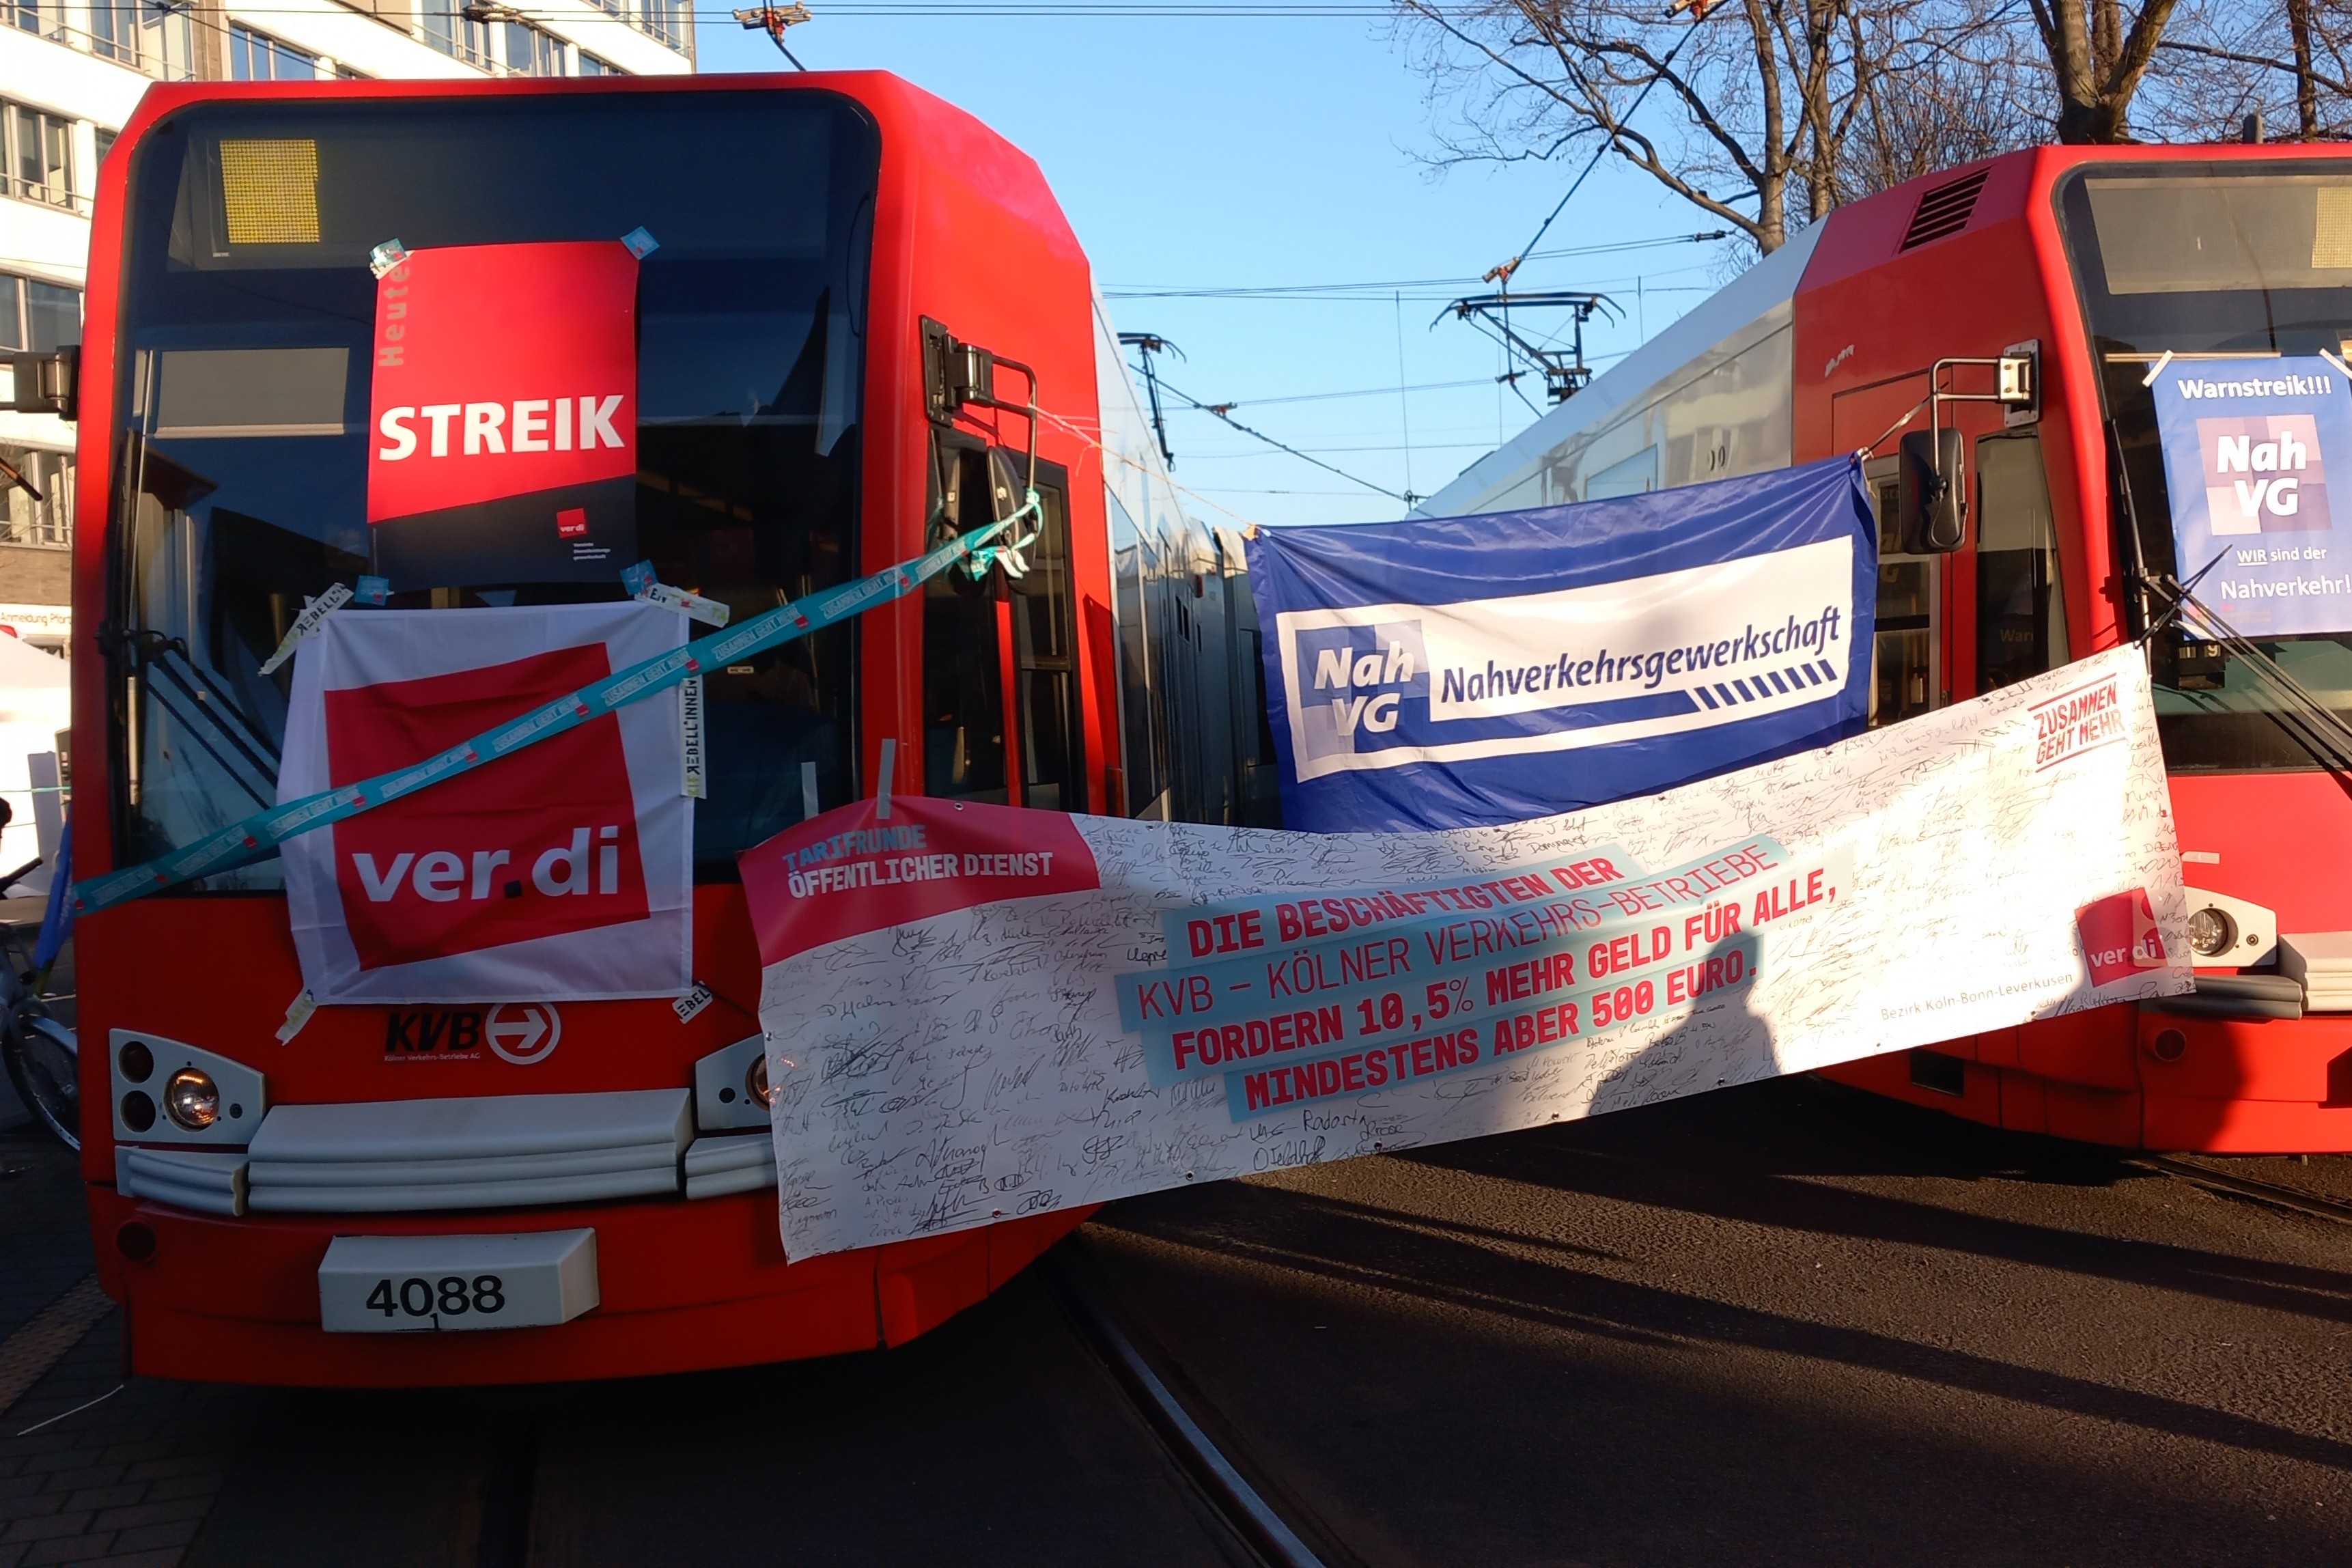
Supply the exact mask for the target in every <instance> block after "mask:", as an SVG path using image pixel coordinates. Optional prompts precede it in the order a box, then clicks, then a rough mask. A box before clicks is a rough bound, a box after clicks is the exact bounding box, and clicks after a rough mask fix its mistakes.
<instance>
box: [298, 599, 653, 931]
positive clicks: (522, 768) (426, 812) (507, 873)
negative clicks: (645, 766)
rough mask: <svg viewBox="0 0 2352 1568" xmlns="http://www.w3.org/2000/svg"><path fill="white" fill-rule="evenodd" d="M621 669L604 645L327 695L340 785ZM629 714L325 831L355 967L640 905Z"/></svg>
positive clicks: (633, 912) (599, 921)
mask: <svg viewBox="0 0 2352 1568" xmlns="http://www.w3.org/2000/svg"><path fill="white" fill-rule="evenodd" d="M610 673H612V670H611V664H610V660H609V659H608V658H607V657H606V654H605V649H604V644H603V643H590V644H588V645H586V646H584V647H564V648H557V649H555V650H553V651H551V652H549V653H542V654H534V655H532V656H530V657H529V658H519V659H516V660H514V661H513V662H511V663H508V664H499V665H490V666H487V667H484V668H478V669H465V670H458V671H456V672H454V673H452V674H448V675H436V676H428V677H425V678H423V679H415V680H398V681H387V682H384V683H383V684H380V685H375V686H361V687H352V688H348V689H342V690H330V691H328V692H326V693H324V698H325V704H326V735H327V764H328V771H329V774H330V777H331V780H332V782H333V783H334V784H336V785H341V784H351V783H353V782H355V781H357V780H360V779H364V778H369V777H373V775H375V774H377V773H389V772H391V771H393V770H394V769H396V768H402V767H407V766H410V765H412V764H414V763H419V762H422V761H424V760H425V758H427V757H429V756H432V755H433V754H434V753H436V752H440V751H442V750H445V749H446V748H447V747H449V746H452V745H455V744H457V742H460V741H463V740H466V739H467V737H469V736H472V735H477V734H479V733H480V732H481V731H484V730H487V729H489V728H490V727H491V726H493V725H495V724H498V723H499V722H501V721H505V720H508V719H510V718H512V717H514V716H515V715H516V714H517V713H520V712H524V711H527V710H529V709H530V708H531V707H532V706H533V705H535V704H538V703H541V702H547V701H551V700H554V699H555V698H558V697H561V696H563V695H564V694H565V693H567V692H571V691H574V690H577V689H579V688H581V687H583V686H585V685H587V684H589V683H590V682H591V681H593V680H597V679H602V678H604V676H606V675H609V674H610ZM620 724H621V721H620V720H619V718H618V717H616V716H614V715H612V714H606V715H604V717H602V718H599V719H594V720H592V721H589V722H587V723H585V724H583V725H581V726H579V727H578V728H577V729H573V730H570V731H565V732H564V733H562V734H560V735H556V736H554V737H552V738H551V739H548V740H545V741H541V742H539V743H538V744H537V745H534V746H530V747H529V748H527V749H525V750H523V751H520V752H516V753H515V754H514V755H513V756H510V757H507V758H504V759H502V760H500V761H499V762H495V763H489V764H488V765H487V766H484V767H480V768H477V769H475V770H474V771H473V772H471V773H461V774H459V775H457V777H455V778H452V779H447V780H445V781H443V782H442V783H440V784H435V785H433V786H432V787H431V788H429V789H425V790H421V791H419V792H418V793H417V794H416V795H412V796H410V797H408V798H406V799H404V800H396V801H394V802H392V803H391V804H390V805H382V806H378V807H377V808H376V809H374V810H373V811H370V812H366V813H364V814H362V815H361V816H355V817H352V819H351V820H349V821H347V822H342V823H339V824H338V825H336V826H335V827H334V829H333V830H332V831H333V833H334V846H335V886H336V889H337V891H338V892H339V894H340V895H341V900H342V907H343V915H344V920H345V921H346V923H347V925H348V927H349V929H350V931H351V938H352V947H353V948H354V949H356V950H357V952H358V954H359V963H360V967H361V969H362V970H369V969H379V968H382V967H383V966H385V965H387V964H395V963H415V962H416V961H418V960H420V959H429V958H442V957H446V956H449V955H451V954H454V953H460V952H475V951H477V950H479V949H482V948H488V947H499V946H503V945H505V944H507V943H509V942H529V941H531V940H532V939H534V938H538V937H544V936H556V935H560V934H562V933H564V932H567V931H586V930H590V929H593V928H594V927H598V926H608V925H620V924H624V923H626V922H628V921H641V920H644V919H646V912H647V902H646V874H645V863H644V859H643V858H642V856H641V854H640V853H639V847H638V842H637V822H636V812H635V805H634V803H633V799H632V796H631V794H630V788H629V773H628V763H627V758H626V756H625V752H624V751H623V749H622V742H621V728H620Z"/></svg>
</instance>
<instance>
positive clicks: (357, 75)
mask: <svg viewBox="0 0 2352 1568" xmlns="http://www.w3.org/2000/svg"><path fill="white" fill-rule="evenodd" d="M335 79H336V80H337V81H372V80H373V78H372V77H370V76H369V75H368V73H367V72H365V71H363V70H353V69H352V68H351V67H349V66H347V65H344V64H342V63H341V61H338V62H336V65H335Z"/></svg>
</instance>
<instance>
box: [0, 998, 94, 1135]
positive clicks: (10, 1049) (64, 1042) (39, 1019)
mask: <svg viewBox="0 0 2352 1568" xmlns="http://www.w3.org/2000/svg"><path fill="white" fill-rule="evenodd" d="M0 1057H5V1058H6V1061H7V1068H8V1081H9V1083H10V1084H12V1085H14V1086H15V1088H16V1097H17V1098H18V1099H20V1100H23V1101H24V1102H25V1104H26V1108H27V1109H29V1110H31V1111H32V1113H33V1115H34V1117H35V1118H36V1119H37V1120H38V1121H40V1123H41V1125H42V1126H44V1127H46V1128H47V1129H48V1130H49V1131H50V1132H51V1133H53V1134H55V1136H56V1137H57V1140H58V1142H61V1143H63V1144H64V1145H65V1146H66V1147H67V1148H68V1149H74V1150H79V1148H80V1147H81V1088H80V1080H79V1076H78V1074H77V1071H76V1067H77V1054H76V1050H75V1045H74V1032H73V1031H72V1030H71V1029H68V1028H67V1027H66V1026H64V1025H63V1024H60V1023H58V1021H57V1020H56V1019H55V1018H52V1017H50V1016H48V1015H47V1013H44V1012H40V1011H38V1010H37V1007H30V1006H28V1007H23V1008H19V1009H18V1010H17V1012H16V1016H14V1017H12V1018H10V1019H9V1020H8V1026H7V1029H6V1031H5V1034H0Z"/></svg>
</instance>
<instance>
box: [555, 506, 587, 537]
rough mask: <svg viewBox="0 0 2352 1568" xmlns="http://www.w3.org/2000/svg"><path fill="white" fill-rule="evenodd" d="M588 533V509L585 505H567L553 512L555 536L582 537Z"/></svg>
mask: <svg viewBox="0 0 2352 1568" xmlns="http://www.w3.org/2000/svg"><path fill="white" fill-rule="evenodd" d="M587 533H588V511H587V509H586V508H585V507H577V506H567V507H565V508H564V509H563V510H562V511H559V512H557V513H556V514H555V537H556V538H558V539H583V538H585V537H586V536H587Z"/></svg>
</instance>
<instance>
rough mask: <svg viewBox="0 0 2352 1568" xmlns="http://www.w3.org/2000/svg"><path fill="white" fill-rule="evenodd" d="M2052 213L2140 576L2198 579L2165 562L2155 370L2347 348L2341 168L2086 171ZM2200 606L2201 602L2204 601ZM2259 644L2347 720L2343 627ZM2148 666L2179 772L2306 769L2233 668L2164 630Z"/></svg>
mask: <svg viewBox="0 0 2352 1568" xmlns="http://www.w3.org/2000/svg"><path fill="white" fill-rule="evenodd" d="M2059 216H2060V221H2061V225H2062V226H2063V230H2064V233H2065V237H2066V243H2067V247H2068V248H2069V249H2070V251H2071V252H2072V258H2073V261H2074V275H2075V279H2076V283H2077V286H2078V288H2079V289H2081V292H2082V297H2083V302H2084V311H2085V314H2086V316H2087V318H2088V323H2089V327H2090V336H2091V352H2092V353H2093V354H2094V355H2095V357H2096V359H2097V361H2098V363H2099V368H2100V373H2101V374H2100V384H2101V389H2102V393H2103V395H2104V398H2105V410H2106V413H2107V416H2108V417H2109V418H2111V419H2112V420H2113V421H2114V423H2115V429H2116V438H2117V441H2118V443H2119V445H2120V446H2121V447H2122V450H2123V457H2124V466H2125V473H2126V478H2127V479H2128V482H2129V484H2130V489H2131V501H2132V505H2133V510H2134V513H2135V514H2136V515H2137V519H2138V521H2139V535H2140V537H2139V542H2138V543H2139V550H2140V552H2141V557H2142V560H2143V561H2144V562H2145V563H2146V566H2147V570H2148V572H2149V573H2151V574H2165V573H2169V574H2174V575H2175V576H2178V577H2185V576H2191V575H2194V574H2196V572H2197V569H2198V568H2199V567H2200V566H2202V565H2203V564H2205V563H2202V562H2189V563H2185V564H2184V563H2180V562H2179V561H2177V560H2175V558H2174V557H2175V550H2174V545H2173V532H2172V527H2171V518H2172V500H2171V495H2170V489H2169V487H2168V483H2167V480H2166V475H2165V463H2164V456H2163V451H2162V447H2161V444H2160V442H2159V439H2158V428H2157V408H2156V395H2155V393H2154V391H2153V390H2152V389H2151V386H2150V384H2149V383H2150V381H2151V379H2152V376H2151V371H2152V367H2154V366H2155V365H2156V364H2157V363H2158V362H2159V361H2160V360H2162V359H2163V358H2164V356H2166V355H2167V354H2170V355H2172V356H2174V357H2175V358H2176V359H2186V358H2195V357H2210V358H2221V357H2230V358H2238V357H2272V356H2298V355H2313V354H2319V353H2327V354H2333V355H2335V356H2336V357H2337V358H2339V359H2342V358H2344V357H2345V356H2347V354H2352V167H2347V164H2346V163H2343V162H2341V161H2336V162H2331V163H2316V162H2315V163H2274V162H2271V161H2267V160H2265V161H2263V162H2262V163H2218V162H2216V163H2173V162H2167V163H2164V164H2162V165H2160V166H2149V165H2146V164H2138V165H2094V166H2091V167H2088V168H2085V169H2083V170H2079V171H2077V172H2075V173H2074V174H2071V175H2069V176H2068V177H2067V180H2066V182H2065V184H2063V185H2062V186H2061V187H2060V191H2059ZM2336 569H2337V570H2341V569H2343V568H2342V567H2338V568H2336ZM2200 599H2203V600H2205V602H2207V603H2211V602H2212V600H2211V598H2210V592H2209V593H2200ZM2215 607H2216V608H2217V609H2218V608H2221V606H2219V605H2216V606H2215ZM2221 613H2222V614H2223V615H2224V616H2227V615H2228V614H2229V612H2228V611H2227V610H2226V609H2223V610H2221ZM2254 641H2255V643H2256V646H2257V647H2261V648H2262V649H2263V652H2265V653H2267V654H2269V655H2270V657H2271V658H2273V659H2275V660H2276V661H2277V662H2278V663H2279V664H2280V665H2282V666H2283V667H2284V668H2285V669H2287V670H2288V671H2289V672H2290V673H2291V674H2293V675H2294V678H2295V679H2297V680H2298V681H2300V682H2301V683H2302V684H2303V686H2305V688H2306V689H2309V690H2310V691H2312V692H2313V693H2315V695H2317V696H2318V697H2319V699H2320V700H2322V701H2324V702H2326V704H2327V705H2328V706H2329V707H2331V708H2333V709H2335V710H2336V711H2337V712H2338V713H2339V714H2340V715H2342V716H2344V717H2346V718H2347V719H2352V625H2347V626H2343V627H2340V628H2334V629H2333V633H2332V635H2329V634H2313V635H2303V636H2292V637H2271V636H2267V635H2263V636H2257V637H2255V638H2254ZM2155 674H2156V710H2157V720H2158V729H2159V731H2161V733H2162V736H2163V741H2164V753H2165V761H2166V763H2167V765H2168V767H2170V768H2171V769H2172V770H2173V771H2174V772H2181V773H2191V772H2209V773H2218V772H2242V771H2253V770H2267V769H2308V768H2313V767H2316V766H2318V765H2319V763H2317V762H2316V761H2315V759H2314V758H2313V756H2312V755H2311V753H2310V752H2307V751H2306V750H2305V749H2304V748H2303V747H2302V746H2301V745H2300V744H2298V743H2297V742H2295V740H2294V738H2293V736H2292V735H2291V734H2290V733H2289V732H2288V731H2287V730H2286V729H2284V728H2283V727H2282V726H2281V725H2280V724H2279V723H2278V721H2276V719H2275V718H2273V715H2274V714H2276V713H2279V712H2280V711H2281V710H2283V709H2284V708H2285V707H2286V706H2287V705H2288V702H2289V700H2288V699H2286V698H2284V697H2283V696H2282V695H2281V694H2280V693H2279V692H2278V691H2277V690H2276V689H2275V688H2274V687H2273V685H2272V684H2271V683H2269V682H2267V681H2265V680H2263V679H2260V678H2259V677H2258V676H2257V675H2256V673H2255V672H2254V670H2253V669H2252V668H2250V667H2249V666H2248V664H2247V662H2246V661H2245V660H2243V659H2241V658H2228V659H2226V661H2224V662H2222V663H2221V665H2220V668H2218V669H2216V668H2215V666H2214V662H2213V660H2212V659H2211V658H2210V657H2202V658H2200V657H2198V656H2196V655H2195V654H2193V653H2192V655H2191V656H2190V657H2189V658H2186V659H2184V658H2183V657H2182V648H2181V646H2180V643H2179V639H2178V638H2177V637H2170V636H2167V637H2163V638H2160V639H2159V640H2158V657H2157V659H2156V663H2155Z"/></svg>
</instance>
